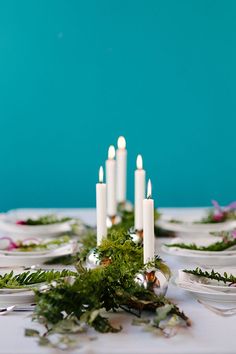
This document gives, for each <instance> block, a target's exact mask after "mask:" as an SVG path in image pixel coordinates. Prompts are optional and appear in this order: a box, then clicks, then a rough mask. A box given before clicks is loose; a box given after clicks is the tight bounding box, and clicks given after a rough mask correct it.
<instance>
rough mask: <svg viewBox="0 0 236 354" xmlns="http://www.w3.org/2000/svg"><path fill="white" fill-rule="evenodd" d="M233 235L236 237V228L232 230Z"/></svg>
mask: <svg viewBox="0 0 236 354" xmlns="http://www.w3.org/2000/svg"><path fill="white" fill-rule="evenodd" d="M232 236H233V238H236V230H233V231H232Z"/></svg>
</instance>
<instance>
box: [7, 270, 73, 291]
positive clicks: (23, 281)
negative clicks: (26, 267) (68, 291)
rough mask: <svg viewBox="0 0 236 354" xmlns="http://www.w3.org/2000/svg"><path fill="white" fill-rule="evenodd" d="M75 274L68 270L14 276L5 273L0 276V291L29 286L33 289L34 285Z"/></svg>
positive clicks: (43, 271)
mask: <svg viewBox="0 0 236 354" xmlns="http://www.w3.org/2000/svg"><path fill="white" fill-rule="evenodd" d="M75 275H76V273H75V272H72V271H70V270H67V269H64V270H62V271H54V270H47V271H45V270H41V269H39V270H38V271H35V272H32V271H26V272H23V273H20V274H16V275H15V274H14V272H13V271H11V272H10V273H5V274H4V275H0V289H4V288H6V289H20V288H29V286H32V288H33V287H34V285H35V284H39V283H45V282H47V283H50V282H52V281H53V280H59V279H61V278H63V279H64V278H65V277H68V276H75Z"/></svg>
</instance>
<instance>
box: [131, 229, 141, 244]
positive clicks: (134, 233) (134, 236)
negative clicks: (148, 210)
mask: <svg viewBox="0 0 236 354" xmlns="http://www.w3.org/2000/svg"><path fill="white" fill-rule="evenodd" d="M129 235H130V237H131V240H132V241H133V242H134V243H135V244H136V245H142V244H143V231H138V230H134V229H130V230H129Z"/></svg>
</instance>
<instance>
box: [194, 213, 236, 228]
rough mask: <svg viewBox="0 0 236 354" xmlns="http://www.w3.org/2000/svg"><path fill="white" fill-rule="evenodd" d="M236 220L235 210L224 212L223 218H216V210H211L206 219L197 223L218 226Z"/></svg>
mask: <svg viewBox="0 0 236 354" xmlns="http://www.w3.org/2000/svg"><path fill="white" fill-rule="evenodd" d="M235 218H236V213H235V210H229V211H224V212H222V216H221V218H216V217H215V211H214V209H210V210H209V211H208V212H207V215H206V216H205V217H203V218H202V219H201V220H200V221H196V222H195V223H196V224H217V223H221V222H225V221H228V220H235Z"/></svg>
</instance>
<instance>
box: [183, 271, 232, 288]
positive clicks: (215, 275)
mask: <svg viewBox="0 0 236 354" xmlns="http://www.w3.org/2000/svg"><path fill="white" fill-rule="evenodd" d="M183 271H184V272H185V273H189V274H193V275H196V276H199V277H204V278H208V279H212V280H217V281H222V282H224V283H225V284H226V283H231V284H236V277H235V276H234V275H232V274H228V273H226V272H224V273H223V274H221V273H219V272H215V271H214V269H212V270H211V272H208V271H206V270H202V269H201V268H199V267H197V268H196V269H193V270H189V269H184V270H183Z"/></svg>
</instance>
